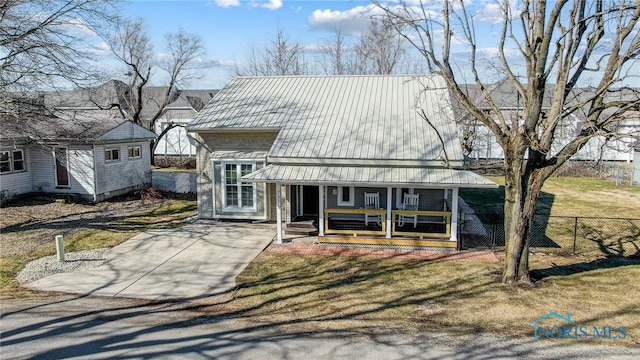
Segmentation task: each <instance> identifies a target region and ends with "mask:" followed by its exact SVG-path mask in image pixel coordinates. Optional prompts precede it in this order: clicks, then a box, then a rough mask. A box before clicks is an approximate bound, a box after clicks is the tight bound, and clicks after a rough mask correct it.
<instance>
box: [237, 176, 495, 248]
mask: <svg viewBox="0 0 640 360" xmlns="http://www.w3.org/2000/svg"><path fill="white" fill-rule="evenodd" d="M242 180H243V181H247V182H258V183H260V182H263V183H274V184H275V199H274V200H275V209H274V210H275V213H276V214H275V215H276V221H277V237H276V242H277V243H282V242H283V240H284V235H285V229H286V228H287V227H288V226H290V225H292V224H295V223H297V222H298V221H300V220H303V221H304V222H305V225H311V224H313V226H314V227H315V229H317V236H318V241H319V242H331V243H351V244H374V245H411V246H436V247H452V248H455V247H456V246H457V232H458V231H457V227H458V189H459V188H460V187H487V188H489V187H495V186H497V185H496V184H495V183H493V182H492V181H490V180H488V179H486V178H484V177H483V176H481V175H478V174H475V173H473V172H470V171H464V170H453V169H445V168H428V167H405V168H396V167H366V166H312V165H275V164H271V165H268V166H266V167H264V168H262V169H260V170H258V171H255V172H253V173H251V174H248V175H245V176H243V177H242ZM408 200H409V201H408ZM315 209H317V211H315Z"/></svg>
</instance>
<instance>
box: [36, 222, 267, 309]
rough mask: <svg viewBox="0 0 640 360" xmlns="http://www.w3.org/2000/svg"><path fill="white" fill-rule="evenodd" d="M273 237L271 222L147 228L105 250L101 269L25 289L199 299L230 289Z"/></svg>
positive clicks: (58, 276)
mask: <svg viewBox="0 0 640 360" xmlns="http://www.w3.org/2000/svg"><path fill="white" fill-rule="evenodd" d="M274 234H275V225H271V224H246V223H231V222H217V221H198V222H197V223H194V224H189V225H185V226H183V227H180V228H176V229H165V230H149V231H146V232H144V233H142V234H139V235H137V236H135V237H133V238H131V239H130V240H128V241H126V242H124V243H122V244H120V245H118V246H116V247H114V248H113V249H111V250H109V252H108V254H107V259H108V261H107V262H106V263H105V264H104V265H101V266H99V267H96V268H94V269H91V270H86V271H77V272H70V273H61V274H56V275H52V276H48V277H45V278H43V279H40V280H37V281H34V282H31V283H28V284H26V286H27V287H30V288H33V289H37V290H42V291H59V292H66V293H75V294H82V295H100V296H120V297H129V298H141V299H150V300H175V299H197V298H203V297H207V296H211V295H216V294H220V293H223V292H225V291H228V290H230V289H233V288H234V287H235V278H236V276H237V275H238V274H239V273H240V272H242V270H243V269H244V268H245V267H246V266H247V265H248V264H249V263H250V262H251V261H252V260H253V259H254V258H255V257H256V256H257V255H258V254H259V253H260V252H261V251H262V250H263V249H264V248H265V247H266V246H267V245H268V244H269V242H270V241H271V240H272V239H273V237H274Z"/></svg>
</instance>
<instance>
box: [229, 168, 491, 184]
mask: <svg viewBox="0 0 640 360" xmlns="http://www.w3.org/2000/svg"><path fill="white" fill-rule="evenodd" d="M242 180H243V181H246V182H267V183H272V182H275V183H281V184H312V185H331V184H340V185H343V186H345V185H353V186H391V185H393V186H395V187H397V186H403V185H406V186H411V187H424V188H434V187H439V188H450V187H465V188H496V187H497V186H498V185H497V184H496V183H494V182H493V181H491V180H489V179H487V178H485V177H484V176H482V175H479V174H476V173H474V172H472V171H465V170H453V169H445V168H426V167H419V168H416V167H383V166H373V167H366V166H314V165H276V164H271V165H268V166H265V167H263V168H262V169H259V170H257V171H254V172H252V173H251V174H248V175H245V176H243V177H242Z"/></svg>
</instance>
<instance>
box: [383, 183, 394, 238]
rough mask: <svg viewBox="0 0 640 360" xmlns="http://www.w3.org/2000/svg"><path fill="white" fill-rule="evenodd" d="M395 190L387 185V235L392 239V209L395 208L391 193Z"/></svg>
mask: <svg viewBox="0 0 640 360" xmlns="http://www.w3.org/2000/svg"><path fill="white" fill-rule="evenodd" d="M392 192H393V188H392V187H390V186H388V187H387V234H386V235H385V237H386V238H387V239H391V220H392V219H391V209H392V208H393V207H392V206H391V205H392V204H393V197H392V196H391V193H392Z"/></svg>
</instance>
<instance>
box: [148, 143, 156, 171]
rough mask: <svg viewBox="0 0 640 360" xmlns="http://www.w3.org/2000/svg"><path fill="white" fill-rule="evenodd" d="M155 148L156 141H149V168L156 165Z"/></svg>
mask: <svg viewBox="0 0 640 360" xmlns="http://www.w3.org/2000/svg"><path fill="white" fill-rule="evenodd" d="M156 147H158V139H155V140H151V142H150V143H149V149H151V166H155V165H156V155H155V154H156Z"/></svg>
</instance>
